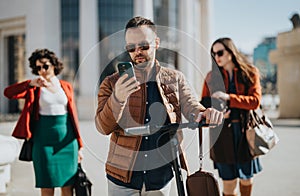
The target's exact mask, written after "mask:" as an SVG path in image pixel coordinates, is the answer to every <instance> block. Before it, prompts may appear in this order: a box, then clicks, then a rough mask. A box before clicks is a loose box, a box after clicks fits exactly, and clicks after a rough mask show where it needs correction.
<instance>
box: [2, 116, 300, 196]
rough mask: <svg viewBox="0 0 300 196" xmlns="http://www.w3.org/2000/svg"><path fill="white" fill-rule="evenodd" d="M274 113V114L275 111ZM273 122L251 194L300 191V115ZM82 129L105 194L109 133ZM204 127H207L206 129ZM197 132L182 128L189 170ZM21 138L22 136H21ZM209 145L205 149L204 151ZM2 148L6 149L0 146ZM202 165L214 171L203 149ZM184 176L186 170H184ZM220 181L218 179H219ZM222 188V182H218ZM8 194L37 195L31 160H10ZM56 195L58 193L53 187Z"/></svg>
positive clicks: (87, 161) (92, 171)
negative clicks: (273, 137) (271, 144)
mask: <svg viewBox="0 0 300 196" xmlns="http://www.w3.org/2000/svg"><path fill="white" fill-rule="evenodd" d="M274 115H275V116H276V114H274ZM272 121H273V123H274V125H275V131H276V132H277V134H278V136H279V138H280V142H279V143H278V145H277V146H276V147H275V148H274V149H273V150H272V151H271V152H270V153H269V154H267V155H265V156H262V157H261V163H262V166H263V171H262V172H261V173H259V174H258V175H256V176H255V180H254V187H253V195H254V196H266V195H267V196H282V195H285V196H296V195H300V189H299V185H300V182H299V176H300V169H299V162H300V156H298V154H299V151H300V119H296V120H295V119H284V120H281V119H275V120H272ZM14 125H15V122H8V123H0V127H1V128H0V134H3V135H10V134H11V130H12V129H13V126H14ZM80 127H81V133H82V137H83V140H84V143H85V149H84V155H85V157H84V160H83V168H84V169H85V170H86V173H87V175H88V177H89V178H90V180H91V181H92V183H93V186H92V189H93V195H97V196H102V195H103V196H105V195H107V186H106V178H105V172H104V162H105V159H106V155H107V149H108V144H109V137H108V136H103V135H101V134H99V133H98V132H97V131H96V128H95V125H94V122H92V121H81V122H80ZM206 131H207V130H206ZM206 137H207V135H206V136H205V138H206ZM196 138H197V135H196V134H195V132H193V131H191V130H185V140H184V146H185V150H186V154H187V158H188V162H189V168H190V172H191V173H193V172H195V171H196V170H197V169H198V167H199V161H198V155H197V153H198V152H197V150H196V149H198V147H197V139H196ZM20 142H21V140H20ZM207 149H208V146H207V148H206V150H205V152H207V151H208V150H207ZM0 150H5V149H0ZM204 169H205V170H208V171H211V172H213V173H214V174H215V175H216V176H217V173H216V171H215V170H213V168H212V162H211V161H210V159H209V155H208V154H207V153H206V156H205V161H204ZM183 174H184V176H186V173H185V172H183ZM220 182H221V181H220V180H219V183H220ZM172 185H173V187H172V192H171V195H172V196H173V195H176V185H175V182H173V184H172ZM219 185H220V188H222V184H219ZM0 195H7V196H19V195H22V196H35V195H40V194H39V189H36V188H34V175H33V167H32V163H31V162H30V163H27V162H21V161H19V160H16V161H15V162H14V163H13V164H12V169H11V182H10V183H9V184H8V187H7V194H0ZM55 195H57V196H58V195H60V192H59V190H56V192H55Z"/></svg>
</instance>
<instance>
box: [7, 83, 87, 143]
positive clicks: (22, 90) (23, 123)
mask: <svg viewBox="0 0 300 196" xmlns="http://www.w3.org/2000/svg"><path fill="white" fill-rule="evenodd" d="M29 83H30V80H27V81H24V82H21V83H16V84H13V85H11V86H8V87H6V88H5V90H4V95H5V96H6V97H7V98H9V99H21V98H23V99H25V104H24V108H23V110H22V112H21V115H20V117H19V119H18V121H17V124H16V126H15V128H14V130H13V133H12V136H14V137H16V138H19V139H25V138H31V137H32V130H31V128H30V117H31V113H32V112H34V114H36V115H35V116H34V118H35V119H36V120H37V119H38V112H39V104H36V107H35V111H33V105H34V103H38V101H39V97H40V88H37V87H31V86H29ZM60 84H61V87H62V88H63V90H64V92H65V93H66V96H67V98H68V104H67V109H68V113H69V115H70V117H71V121H72V125H73V127H74V132H75V136H76V139H77V141H78V144H79V147H82V146H83V142H82V140H81V137H80V133H79V120H78V116H77V110H76V106H75V102H74V98H73V94H74V93H73V88H72V86H71V84H70V83H68V82H66V81H63V80H60ZM35 90H37V97H35V93H34V92H35Z"/></svg>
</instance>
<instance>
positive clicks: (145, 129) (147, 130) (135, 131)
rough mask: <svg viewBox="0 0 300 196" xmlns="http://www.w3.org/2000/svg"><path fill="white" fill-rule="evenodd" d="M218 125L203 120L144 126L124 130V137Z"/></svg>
mask: <svg viewBox="0 0 300 196" xmlns="http://www.w3.org/2000/svg"><path fill="white" fill-rule="evenodd" d="M216 126H219V125H218V124H207V123H206V120H205V119H202V120H201V121H200V122H195V121H193V122H187V123H181V124H179V123H170V124H167V125H146V126H139V127H131V128H126V129H124V132H125V135H150V134H152V133H155V132H156V131H158V130H162V131H163V130H177V129H184V128H189V129H196V128H202V127H216Z"/></svg>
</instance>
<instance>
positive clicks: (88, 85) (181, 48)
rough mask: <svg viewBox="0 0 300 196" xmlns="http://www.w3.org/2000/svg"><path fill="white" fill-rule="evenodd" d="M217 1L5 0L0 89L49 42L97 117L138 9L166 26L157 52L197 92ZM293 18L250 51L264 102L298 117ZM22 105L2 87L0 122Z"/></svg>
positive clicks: (82, 105) (0, 14)
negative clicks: (101, 93)
mask: <svg viewBox="0 0 300 196" xmlns="http://www.w3.org/2000/svg"><path fill="white" fill-rule="evenodd" d="M212 4H213V1H210V0H187V1H181V0H126V1H124V0H89V1H84V0H51V1H47V0H27V1H22V0H1V1H0V8H1V11H0V91H1V92H3V89H4V88H5V87H6V86H7V85H9V84H12V83H15V82H17V81H22V80H25V79H30V78H32V77H33V76H32V74H31V73H30V69H29V67H28V60H27V59H28V57H29V56H30V55H31V52H32V51H34V50H35V49H36V48H49V49H50V50H53V51H55V53H56V54H57V55H58V56H59V57H60V58H61V60H62V61H63V63H64V66H65V68H64V70H63V73H62V74H61V78H62V79H64V80H67V81H70V82H72V84H73V86H74V89H75V92H76V100H77V106H78V110H79V117H80V119H93V117H94V113H95V107H96V106H95V105H96V103H95V99H96V97H97V95H96V94H97V90H98V85H99V83H100V82H101V81H102V80H103V79H104V77H105V76H107V75H109V74H111V73H112V72H114V71H115V65H116V63H117V62H118V61H125V60H128V55H127V53H126V52H125V50H124V45H125V42H124V39H123V38H124V32H122V30H123V29H124V27H125V24H126V22H127V21H128V20H129V19H130V18H132V17H133V16H138V15H140V16H144V17H147V18H149V19H152V20H153V21H154V22H155V23H156V24H157V25H158V26H159V27H161V28H160V29H159V31H160V32H159V36H161V45H160V49H159V51H158V53H157V58H158V59H159V60H160V61H161V62H164V63H166V64H169V65H172V66H174V67H175V68H176V69H179V70H181V71H182V72H183V73H184V74H185V76H186V77H187V79H188V82H189V83H190V85H191V86H192V88H193V90H194V92H195V93H196V94H195V95H196V96H197V97H199V96H200V93H201V88H202V84H203V79H204V77H205V75H206V73H207V72H208V71H209V70H210V69H211V67H210V57H209V53H208V48H210V35H211V33H210V32H211V23H212V19H211V18H212V15H213V14H212V13H211V12H212V11H211V10H212V7H213V5H212ZM291 19H292V18H291ZM292 22H293V26H294V28H293V30H291V31H290V32H283V33H280V34H279V35H278V37H266V38H265V39H263V40H262V42H261V43H259V44H258V45H257V47H256V48H255V49H254V51H253V55H252V54H248V56H249V57H250V58H251V60H252V61H253V63H254V64H255V65H256V66H257V67H258V68H259V69H260V71H261V73H262V78H261V83H262V87H263V93H264V94H265V95H264V97H263V100H262V104H263V106H266V107H271V108H273V109H277V107H278V105H279V97H280V105H281V107H279V110H280V113H281V115H280V117H300V114H299V111H300V109H299V110H297V111H298V112H297V111H295V107H293V106H295V105H297V102H296V101H297V100H296V98H295V97H297V96H294V95H293V96H290V93H295V92H299V91H297V90H298V87H297V86H299V85H298V82H299V81H298V80H299V78H300V77H299V75H297V74H298V73H299V71H298V66H299V62H300V61H299V59H297V57H299V56H300V55H299V51H298V50H299V49H298V48H299V45H300V44H299V37H300V35H299V24H298V23H299V19H297V16H294V18H293V21H292ZM289 51H291V52H289ZM269 53H271V55H270V58H269ZM251 55H252V56H251ZM279 56H281V57H280V58H279ZM286 74H288V75H286ZM290 76H291V77H290ZM288 89H290V90H289V91H288ZM293 97H294V98H293ZM274 103H275V104H274ZM286 104H287V105H286ZM21 108H22V101H16V100H8V99H6V98H4V97H3V94H2V93H1V95H0V120H1V116H7V114H15V113H18V112H19V111H20V109H21ZM291 108H292V109H293V110H294V111H293V112H289V111H290V109H291ZM284 110H286V112H285V111H284ZM16 116H17V115H16Z"/></svg>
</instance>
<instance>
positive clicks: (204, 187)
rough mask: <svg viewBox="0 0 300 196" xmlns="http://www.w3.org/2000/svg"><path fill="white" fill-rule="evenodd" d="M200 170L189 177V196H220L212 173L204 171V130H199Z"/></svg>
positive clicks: (187, 182)
mask: <svg viewBox="0 0 300 196" xmlns="http://www.w3.org/2000/svg"><path fill="white" fill-rule="evenodd" d="M199 158H200V169H199V170H198V171H197V172H195V173H194V174H192V175H190V176H188V177H187V180H186V189H187V193H188V195H189V196H220V190H219V185H218V182H217V180H216V179H215V178H214V176H213V174H212V173H210V172H205V171H202V159H203V150H202V128H199Z"/></svg>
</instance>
